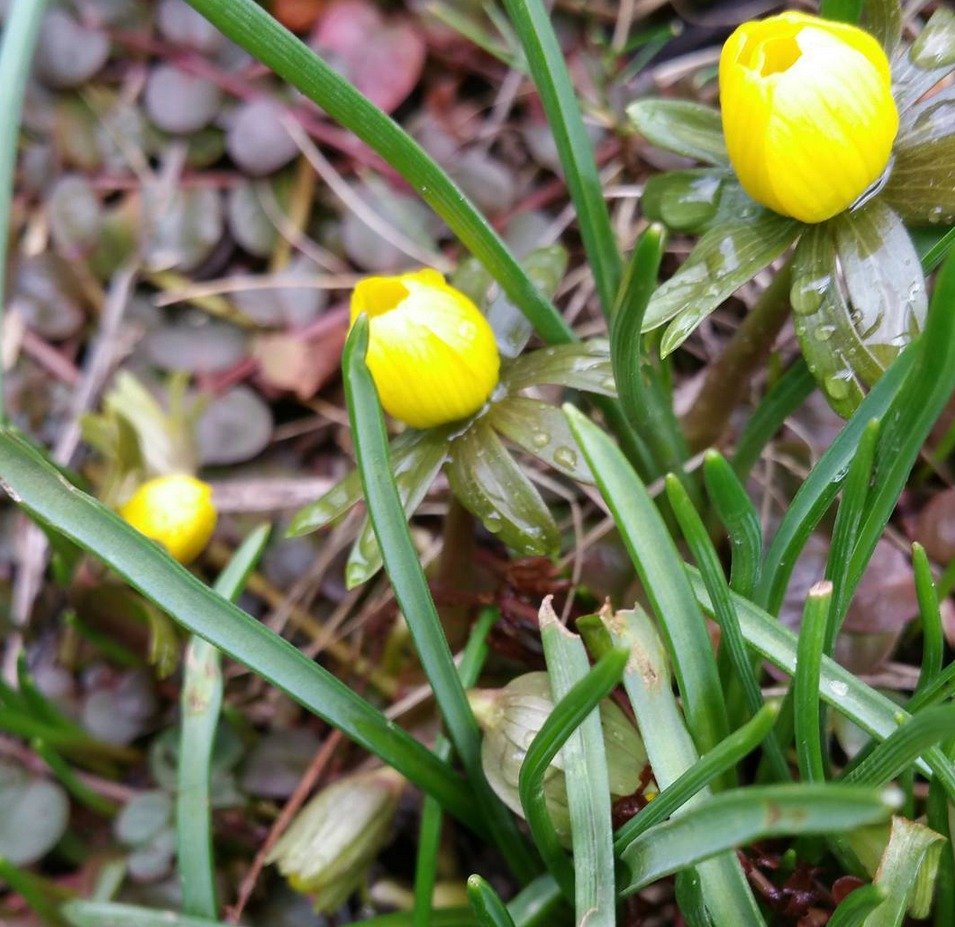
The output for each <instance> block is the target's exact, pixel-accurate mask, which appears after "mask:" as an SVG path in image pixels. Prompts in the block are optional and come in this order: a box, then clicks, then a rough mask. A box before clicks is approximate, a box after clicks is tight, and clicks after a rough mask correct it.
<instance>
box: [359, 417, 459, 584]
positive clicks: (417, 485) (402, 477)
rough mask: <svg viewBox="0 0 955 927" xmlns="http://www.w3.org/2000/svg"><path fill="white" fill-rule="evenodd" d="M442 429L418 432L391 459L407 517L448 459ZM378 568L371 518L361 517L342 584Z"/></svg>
mask: <svg viewBox="0 0 955 927" xmlns="http://www.w3.org/2000/svg"><path fill="white" fill-rule="evenodd" d="M448 448H449V442H448V435H447V431H446V429H443V428H432V429H429V430H428V431H425V432H421V438H420V439H419V440H418V441H416V442H415V444H414V447H413V448H409V449H408V451H407V452H406V453H404V454H402V455H401V457H400V458H398V459H394V458H392V459H393V460H394V470H393V471H392V473H393V474H394V479H395V486H396V487H397V488H398V498H399V499H400V500H401V507H402V509H403V510H404V513H405V517H406V518H408V517H410V516H411V514H412V513H413V512H414V511H415V509H417V508H418V506H419V505H421V503H422V502H423V501H424V497H425V496H426V495H427V494H428V490H429V489H430V488H431V484H432V483H433V482H434V481H435V479H436V478H437V476H438V474H439V473H440V472H441V468H442V467H443V466H444V462H445V461H446V460H447V459H448ZM380 569H381V550H380V548H379V547H378V540H377V539H376V537H375V529H374V527H373V526H372V524H371V519H365V523H364V524H363V525H362V527H361V530H360V531H359V532H358V538H357V539H356V540H355V543H354V544H353V545H352V549H351V552H350V553H349V555H348V562H347V563H346V564H345V583H346V585H347V586H348V588H349V589H354V588H355V586H360V585H361V584H362V583H364V582H367V581H368V580H369V579H371V578H372V576H374V575H375V574H376V573H377V572H378V571H379V570H380Z"/></svg>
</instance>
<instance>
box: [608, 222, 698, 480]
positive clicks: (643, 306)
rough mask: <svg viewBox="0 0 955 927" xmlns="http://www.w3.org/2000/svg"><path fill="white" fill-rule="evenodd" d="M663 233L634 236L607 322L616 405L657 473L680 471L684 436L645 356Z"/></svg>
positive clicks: (656, 228)
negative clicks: (645, 323)
mask: <svg viewBox="0 0 955 927" xmlns="http://www.w3.org/2000/svg"><path fill="white" fill-rule="evenodd" d="M664 243H665V237H664V234H663V229H662V228H660V226H650V228H648V229H647V230H646V231H645V232H644V233H643V234H642V235H641V236H640V238H639V239H638V241H637V243H636V245H635V246H634V249H633V253H632V254H631V256H630V260H629V262H628V264H627V269H626V273H625V274H624V279H623V283H622V284H621V286H620V293H619V294H618V296H617V302H616V304H615V306H614V311H613V316H612V319H611V325H610V358H611V361H612V362H613V374H614V379H615V380H616V383H617V393H618V395H619V397H620V406H621V408H622V409H623V411H624V414H625V415H626V417H627V419H628V420H629V422H630V424H631V425H632V426H633V428H634V430H635V431H636V432H637V434H639V435H641V436H642V437H643V438H644V440H645V441H646V442H647V445H648V446H649V448H650V450H651V452H652V453H653V456H654V458H655V460H656V465H657V470H658V472H660V473H665V472H667V471H672V472H674V473H682V472H683V464H684V462H685V461H686V458H687V457H688V456H689V454H688V452H687V448H686V441H685V440H684V438H683V432H682V431H681V429H680V423H679V422H678V421H677V418H676V415H675V414H674V412H673V404H672V402H671V401H670V397H669V396H668V395H667V393H666V391H665V390H664V389H663V387H662V384H661V382H660V375H659V373H658V371H657V370H656V369H655V368H654V366H653V364H652V363H651V362H650V360H649V359H648V358H646V357H645V356H644V349H643V344H642V340H643V338H642V331H643V318H644V314H645V313H646V310H647V303H648V302H649V300H650V296H651V294H652V293H653V290H654V288H655V287H656V284H657V274H658V272H659V270H660V261H661V259H662V257H663V248H664Z"/></svg>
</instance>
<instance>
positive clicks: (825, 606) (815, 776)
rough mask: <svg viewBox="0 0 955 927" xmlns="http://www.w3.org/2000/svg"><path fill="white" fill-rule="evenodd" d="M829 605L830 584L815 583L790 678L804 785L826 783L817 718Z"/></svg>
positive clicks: (797, 744) (809, 596)
mask: <svg viewBox="0 0 955 927" xmlns="http://www.w3.org/2000/svg"><path fill="white" fill-rule="evenodd" d="M831 602H832V584H831V583H829V582H821V583H816V585H815V586H813V587H812V589H810V590H809V595H808V597H807V598H806V607H805V608H804V609H803V613H802V624H801V625H800V628H799V644H798V647H797V650H796V674H795V676H794V677H793V718H794V722H795V726H796V759H797V761H798V763H799V775H800V776H801V777H802V779H803V780H804V781H806V782H825V779H826V762H825V759H824V750H823V746H822V730H821V719H820V716H819V674H820V669H821V666H822V654H823V650H824V648H825V645H826V621H827V619H828V617H829V606H830V604H831Z"/></svg>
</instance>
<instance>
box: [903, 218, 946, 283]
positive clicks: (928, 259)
mask: <svg viewBox="0 0 955 927" xmlns="http://www.w3.org/2000/svg"><path fill="white" fill-rule="evenodd" d="M909 235H910V237H911V238H912V244H914V245H915V251H916V253H917V254H918V256H919V261H921V263H922V267H923V269H924V270H925V273H927V274H928V273H931V272H932V271H933V270H935V268H936V267H938V265H939V264H941V263H942V261H944V260H945V258H946V257H947V256H948V253H949V251H951V250H952V245H955V225H953V226H950V227H949V228H921V229H909Z"/></svg>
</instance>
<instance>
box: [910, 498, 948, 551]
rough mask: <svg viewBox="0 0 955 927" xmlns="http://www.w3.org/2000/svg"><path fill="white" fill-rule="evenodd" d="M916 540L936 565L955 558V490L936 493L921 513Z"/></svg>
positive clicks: (916, 527)
mask: <svg viewBox="0 0 955 927" xmlns="http://www.w3.org/2000/svg"><path fill="white" fill-rule="evenodd" d="M915 540H916V541H918V542H919V544H921V545H922V546H923V547H924V548H925V552H926V553H927V554H928V555H929V557H930V558H931V559H932V560H934V561H935V562H936V563H943V564H944V563H948V562H949V561H950V560H951V559H952V558H953V557H955V488H951V489H946V490H943V491H942V492H940V493H936V494H935V495H934V496H932V498H931V499H930V500H929V502H928V505H926V506H925V508H924V509H922V511H921V512H920V513H919V517H918V521H917V522H916V525H915Z"/></svg>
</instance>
